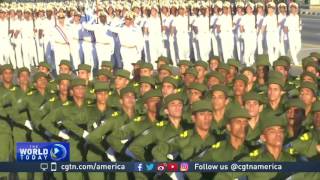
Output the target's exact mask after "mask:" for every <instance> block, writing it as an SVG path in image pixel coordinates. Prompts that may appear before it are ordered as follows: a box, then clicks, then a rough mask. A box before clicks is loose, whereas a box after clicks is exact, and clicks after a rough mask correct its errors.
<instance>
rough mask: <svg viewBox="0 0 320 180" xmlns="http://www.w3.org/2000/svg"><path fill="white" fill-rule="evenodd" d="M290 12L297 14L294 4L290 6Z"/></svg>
mask: <svg viewBox="0 0 320 180" xmlns="http://www.w3.org/2000/svg"><path fill="white" fill-rule="evenodd" d="M290 12H291V13H292V14H297V12H298V9H297V8H296V7H294V6H291V8H290Z"/></svg>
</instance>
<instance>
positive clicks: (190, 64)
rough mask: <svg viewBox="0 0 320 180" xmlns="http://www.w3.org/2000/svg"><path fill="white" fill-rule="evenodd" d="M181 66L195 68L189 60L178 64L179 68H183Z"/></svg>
mask: <svg viewBox="0 0 320 180" xmlns="http://www.w3.org/2000/svg"><path fill="white" fill-rule="evenodd" d="M181 65H187V66H189V67H191V66H193V64H192V62H191V61H188V60H180V61H179V63H178V66H181Z"/></svg>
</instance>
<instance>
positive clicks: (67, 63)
mask: <svg viewBox="0 0 320 180" xmlns="http://www.w3.org/2000/svg"><path fill="white" fill-rule="evenodd" d="M61 65H66V66H68V67H69V68H70V69H71V68H72V64H71V62H70V61H68V60H61V61H60V64H59V66H61Z"/></svg>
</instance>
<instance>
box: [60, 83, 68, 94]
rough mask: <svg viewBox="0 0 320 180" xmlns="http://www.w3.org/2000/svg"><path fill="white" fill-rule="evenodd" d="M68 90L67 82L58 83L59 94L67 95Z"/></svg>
mask: <svg viewBox="0 0 320 180" xmlns="http://www.w3.org/2000/svg"><path fill="white" fill-rule="evenodd" d="M69 88H70V81H69V80H62V81H60V83H59V92H60V93H62V94H68V92H69Z"/></svg>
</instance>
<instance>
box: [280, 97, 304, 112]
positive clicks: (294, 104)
mask: <svg viewBox="0 0 320 180" xmlns="http://www.w3.org/2000/svg"><path fill="white" fill-rule="evenodd" d="M291 107H296V108H299V109H304V108H305V105H304V103H303V102H302V101H301V100H300V99H299V98H293V99H289V100H288V101H287V102H286V104H285V108H286V110H288V109H289V108H291Z"/></svg>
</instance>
